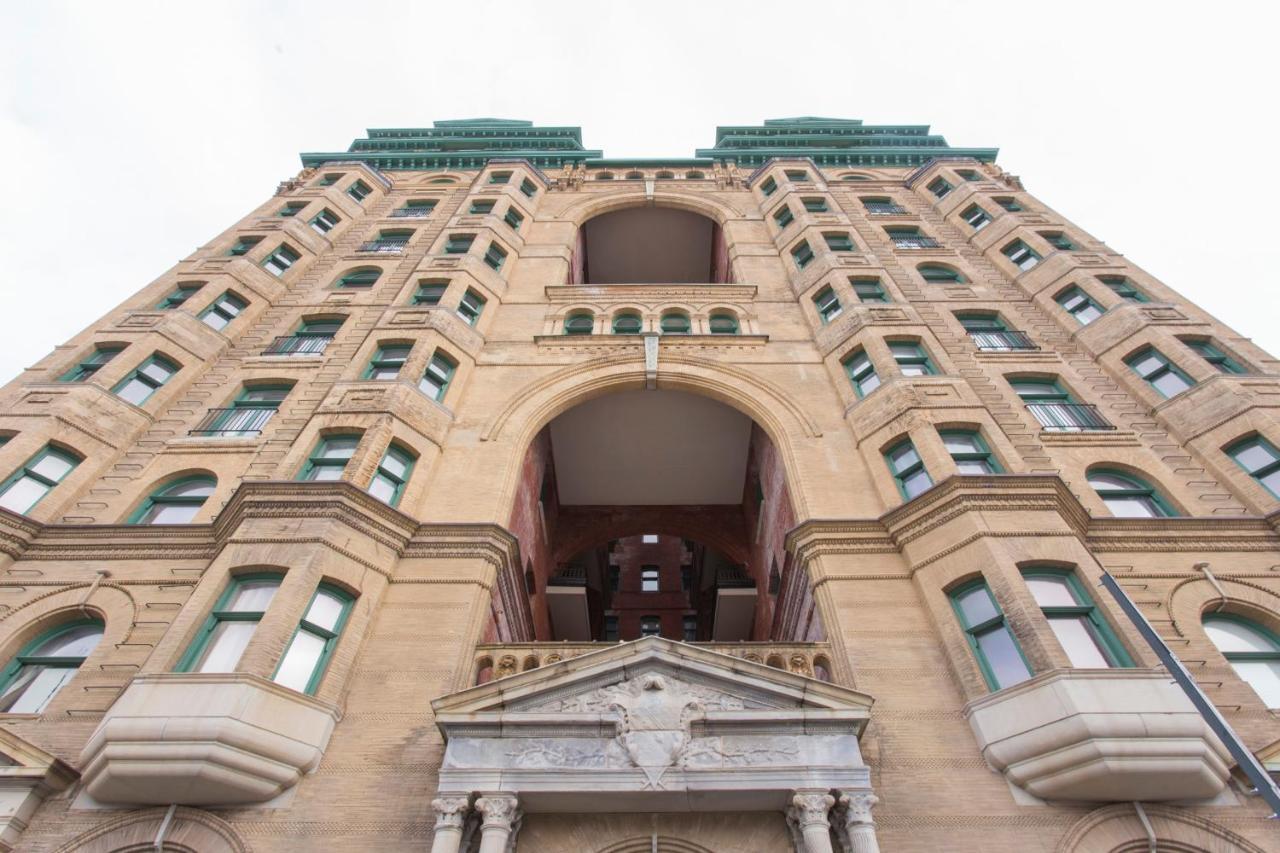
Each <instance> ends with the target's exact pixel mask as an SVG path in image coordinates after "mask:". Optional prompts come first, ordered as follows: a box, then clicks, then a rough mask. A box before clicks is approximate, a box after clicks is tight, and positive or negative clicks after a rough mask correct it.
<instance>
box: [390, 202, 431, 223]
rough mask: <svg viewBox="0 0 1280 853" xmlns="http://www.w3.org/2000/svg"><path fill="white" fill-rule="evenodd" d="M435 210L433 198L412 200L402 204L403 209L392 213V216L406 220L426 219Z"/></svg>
mask: <svg viewBox="0 0 1280 853" xmlns="http://www.w3.org/2000/svg"><path fill="white" fill-rule="evenodd" d="M435 209H436V200H435V199H433V198H413V199H409V200H408V201H406V202H405V203H404V207H402V208H400V209H399V210H397V211H396V212H395V213H393V214H392V215H393V216H398V217H403V218H406V219H426V218H427V217H428V216H430V215H431V214H432V213H433V212H434V211H435Z"/></svg>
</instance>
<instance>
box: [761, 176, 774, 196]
mask: <svg viewBox="0 0 1280 853" xmlns="http://www.w3.org/2000/svg"><path fill="white" fill-rule="evenodd" d="M777 191H778V182H777V181H775V180H774V179H773V178H772V177H769V178H765V179H764V180H763V181H762V182H761V183H760V192H762V193H763V194H764V197H765V198H768V197H769V196H771V195H773V194H774V193H775V192H777Z"/></svg>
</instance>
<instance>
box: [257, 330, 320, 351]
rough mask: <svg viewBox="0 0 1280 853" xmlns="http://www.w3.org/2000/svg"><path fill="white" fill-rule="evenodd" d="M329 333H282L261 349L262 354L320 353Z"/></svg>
mask: <svg viewBox="0 0 1280 853" xmlns="http://www.w3.org/2000/svg"><path fill="white" fill-rule="evenodd" d="M331 340H333V336H331V335H284V336H282V337H279V338H276V339H275V340H274V341H272V342H271V343H270V344H268V345H267V348H266V349H264V350H263V351H262V354H263V355H320V354H321V353H323V352H324V350H325V347H327V346H329V341H331Z"/></svg>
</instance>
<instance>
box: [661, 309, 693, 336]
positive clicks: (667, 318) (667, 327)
mask: <svg viewBox="0 0 1280 853" xmlns="http://www.w3.org/2000/svg"><path fill="white" fill-rule="evenodd" d="M658 328H659V329H661V330H662V334H664V335H687V334H689V332H690V331H692V328H693V327H692V325H691V324H690V322H689V315H688V314H685V313H684V312H682V311H668V312H667V313H666V314H663V315H662V319H661V320H660V321H659V324H658Z"/></svg>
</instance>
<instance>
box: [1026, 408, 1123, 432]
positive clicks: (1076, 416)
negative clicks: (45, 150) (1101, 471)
mask: <svg viewBox="0 0 1280 853" xmlns="http://www.w3.org/2000/svg"><path fill="white" fill-rule="evenodd" d="M1027 409H1028V410H1030V412H1031V414H1032V415H1034V416H1035V419H1036V420H1037V421H1039V422H1040V425H1041V426H1042V427H1044V428H1045V430H1046V431H1048V432H1089V431H1092V430H1111V429H1115V427H1114V426H1113V425H1112V424H1111V423H1110V422H1109V421H1108V420H1107V419H1106V418H1104V417H1103V416H1102V415H1100V414H1098V407H1097V406H1094V405H1091V404H1088V403H1027Z"/></svg>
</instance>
